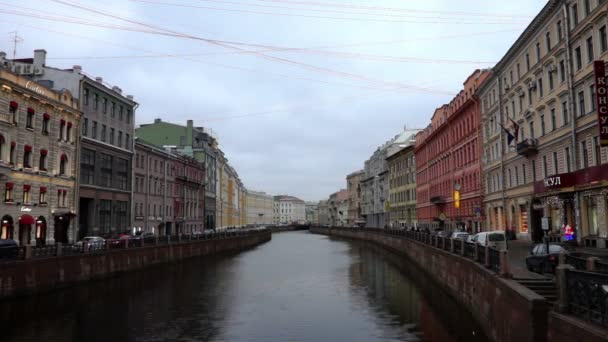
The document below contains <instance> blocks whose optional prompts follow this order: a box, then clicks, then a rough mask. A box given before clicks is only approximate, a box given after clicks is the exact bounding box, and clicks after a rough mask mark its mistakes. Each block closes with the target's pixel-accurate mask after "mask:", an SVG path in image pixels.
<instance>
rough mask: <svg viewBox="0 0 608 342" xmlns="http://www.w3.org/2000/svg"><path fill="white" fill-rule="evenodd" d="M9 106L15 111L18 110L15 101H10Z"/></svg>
mask: <svg viewBox="0 0 608 342" xmlns="http://www.w3.org/2000/svg"><path fill="white" fill-rule="evenodd" d="M10 106H11V108H15V109H17V108H19V104H18V103H17V102H15V101H11V104H10Z"/></svg>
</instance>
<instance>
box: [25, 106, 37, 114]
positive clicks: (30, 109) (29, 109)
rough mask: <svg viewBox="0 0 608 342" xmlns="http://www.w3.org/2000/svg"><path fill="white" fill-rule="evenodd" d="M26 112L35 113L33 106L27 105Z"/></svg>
mask: <svg viewBox="0 0 608 342" xmlns="http://www.w3.org/2000/svg"><path fill="white" fill-rule="evenodd" d="M27 113H28V114H34V113H36V111H35V110H34V108H31V107H28V108H27Z"/></svg>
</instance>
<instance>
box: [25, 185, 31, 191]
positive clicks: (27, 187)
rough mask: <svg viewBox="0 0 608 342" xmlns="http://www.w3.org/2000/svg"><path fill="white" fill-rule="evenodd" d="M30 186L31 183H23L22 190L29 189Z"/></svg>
mask: <svg viewBox="0 0 608 342" xmlns="http://www.w3.org/2000/svg"><path fill="white" fill-rule="evenodd" d="M31 187H32V186H31V185H29V184H23V191H30V188H31Z"/></svg>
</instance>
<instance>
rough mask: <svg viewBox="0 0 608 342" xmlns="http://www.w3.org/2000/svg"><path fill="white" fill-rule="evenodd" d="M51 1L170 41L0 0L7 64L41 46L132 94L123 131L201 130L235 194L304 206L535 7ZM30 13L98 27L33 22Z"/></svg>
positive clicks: (63, 11)
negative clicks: (217, 151) (156, 127)
mask: <svg viewBox="0 0 608 342" xmlns="http://www.w3.org/2000/svg"><path fill="white" fill-rule="evenodd" d="M62 1H63V0H62ZM65 2H70V3H78V4H82V5H85V6H87V7H90V8H94V9H98V10H103V11H107V12H109V13H111V14H113V15H118V16H120V17H122V18H128V19H131V20H134V21H138V22H140V23H145V24H147V25H151V26H155V27H158V28H161V29H164V30H168V31H173V32H177V33H178V34H179V35H180V37H175V36H167V35H160V34H152V33H145V32H133V31H129V30H130V29H136V30H140V31H141V30H147V31H150V30H156V31H158V28H154V29H152V28H150V27H149V26H148V27H143V26H137V25H136V24H134V23H133V22H125V21H121V20H119V19H116V18H114V19H112V18H109V17H107V16H103V15H101V14H94V13H90V12H86V11H83V10H81V9H76V8H74V7H69V6H66V5H65V4H59V3H58V2H57V1H53V0H27V1H23V0H3V1H2V0H0V32H1V33H2V34H3V36H2V39H1V40H0V41H1V42H2V43H1V45H0V50H4V51H6V52H7V53H8V54H9V56H12V53H13V43H12V42H11V35H10V34H9V32H12V31H18V35H19V36H20V37H22V38H23V42H22V43H19V44H18V45H17V57H18V58H19V57H20V58H25V57H31V56H32V55H33V50H34V49H37V48H44V49H46V50H47V52H48V55H47V57H48V59H47V64H48V65H50V66H54V67H60V68H69V67H71V66H72V65H75V64H77V65H81V66H83V69H84V72H86V73H87V74H89V75H92V76H102V77H103V78H104V80H105V81H107V82H109V83H110V84H112V85H118V86H120V87H121V88H122V89H123V91H125V92H126V93H127V94H133V95H134V96H135V99H136V101H138V102H139V103H140V107H139V109H138V111H137V113H136V115H137V120H136V122H137V124H142V123H147V122H151V121H152V120H154V118H162V119H163V120H165V121H170V122H175V123H179V124H185V122H186V120H187V119H193V120H194V121H195V125H200V126H205V127H209V128H211V129H212V130H213V131H215V133H216V134H217V136H218V138H219V141H220V146H221V148H222V150H223V151H224V152H225V154H226V156H227V157H228V159H229V161H230V163H231V164H232V165H233V166H234V167H235V168H236V170H237V171H238V173H239V175H240V177H241V179H242V180H243V182H244V183H245V185H246V186H247V187H248V188H250V189H253V190H260V191H266V192H267V193H271V194H290V195H295V196H298V197H301V198H302V199H305V200H320V199H323V198H326V197H327V196H328V195H329V194H330V193H332V192H335V191H337V190H339V189H340V188H344V187H345V186H346V185H345V183H346V181H345V176H346V175H347V174H348V173H351V172H353V171H356V170H358V169H362V168H363V163H364V161H365V160H366V159H367V158H368V157H369V156H370V155H371V153H372V152H373V151H374V150H375V149H376V148H377V147H378V146H379V145H381V144H382V143H384V142H385V141H387V140H388V139H389V138H391V137H392V136H394V135H396V134H398V133H399V132H400V131H401V130H402V129H403V127H404V126H407V127H410V128H422V127H425V126H426V125H427V124H428V120H429V119H430V116H431V114H432V113H433V111H434V109H435V108H436V107H439V106H440V105H441V104H443V103H446V102H449V101H450V99H451V98H452V95H451V94H455V93H457V92H458V91H459V90H460V88H461V86H462V82H463V81H464V80H465V78H466V77H467V76H468V75H470V74H471V73H472V72H473V71H474V70H475V69H476V68H488V67H491V66H492V65H493V64H492V62H496V61H498V60H499V59H500V58H501V57H502V56H503V55H504V53H505V52H506V51H507V50H508V48H509V47H510V46H511V44H512V43H513V42H514V41H515V39H516V38H517V36H518V35H519V34H520V33H521V32H522V31H523V29H524V28H525V27H526V26H527V24H528V23H529V21H530V20H531V19H532V17H533V16H534V15H536V14H537V12H538V11H540V9H541V8H542V6H543V5H544V4H545V3H546V1H541V0H511V1H498V2H495V1H487V0H463V1H453V0H427V1H410V0H395V1H392V0H373V1H364V0H299V1H298V0H149V1H148V0H146V1H145V2H141V1H130V0H122V1H121V0H104V1H103V2H101V1H84V0H78V1H77V0H65ZM101 3H103V7H102V6H100V4H101ZM171 4H174V5H171ZM175 4H178V5H182V6H175ZM335 5H338V6H335ZM19 6H20V7H19ZM186 6H188V7H186ZM363 7H367V8H363ZM370 7H375V8H370ZM379 7H382V8H383V9H379ZM386 8H390V10H388V9H386ZM33 10H35V11H33ZM2 11H13V12H16V13H19V14H26V15H25V16H21V15H16V13H12V14H9V13H1V12H2ZM254 12H258V13H254ZM440 12H441V13H440ZM463 12H467V13H468V14H467V15H466V16H463V15H462V13H463ZM31 13H36V16H41V15H42V16H47V17H48V16H49V15H52V16H53V17H55V18H57V17H59V16H60V17H61V19H62V20H65V19H66V18H65V17H66V16H70V18H68V21H74V20H78V21H83V20H84V21H85V22H87V23H89V24H94V25H99V24H100V23H103V25H105V26H111V28H108V27H97V26H86V25H80V24H74V23H67V22H64V21H50V20H43V19H40V18H34V17H32V16H31V15H29V14H31ZM51 13H52V14H51ZM471 13H475V14H471ZM479 13H482V14H487V15H478V14H479ZM279 14H282V15H279ZM509 16H511V17H509ZM125 29H129V30H125ZM165 32H167V31H165ZM209 40H214V41H218V40H219V41H222V42H219V43H218V42H215V43H210V42H209ZM226 42H230V43H229V44H230V45H228V43H226ZM235 43H244V44H238V45H236V44H235ZM246 44H251V45H246ZM255 45H259V46H257V47H256V46H255ZM279 48H283V49H282V50H280V51H276V50H277V49H279ZM285 48H290V50H286V49H285ZM303 48H306V50H304V49H303ZM272 49H274V50H275V51H270V50H272ZM247 50H251V51H264V50H265V51H264V52H257V53H244V52H245V51H247ZM167 55H173V56H171V57H168V56H167ZM144 56H145V57H144ZM100 57H108V58H100ZM389 57H390V58H389ZM428 60H433V61H432V62H431V61H428ZM456 61H457V62H458V63H455V62H456ZM464 62H466V63H464Z"/></svg>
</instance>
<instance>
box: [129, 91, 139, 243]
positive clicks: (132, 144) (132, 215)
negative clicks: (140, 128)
mask: <svg viewBox="0 0 608 342" xmlns="http://www.w3.org/2000/svg"><path fill="white" fill-rule="evenodd" d="M138 107H139V103H136V104H135V106H133V112H132V113H133V115H132V116H133V117H132V118H131V123H132V124H133V125H132V126H131V142H130V146H128V148H129V151H130V152H131V165H130V166H131V179H130V180H129V185H130V188H131V189H130V191H129V196H130V197H129V200H130V201H131V205H130V206H129V207H130V208H129V209H130V211H131V212H130V213H129V223H130V226H131V229H130V230H131V231H132V230H133V227H134V226H135V210H134V206H135V201H134V200H133V199H134V198H135V191H134V190H133V179H135V168H134V167H133V158H135V110H136V109H137V108H138Z"/></svg>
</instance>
